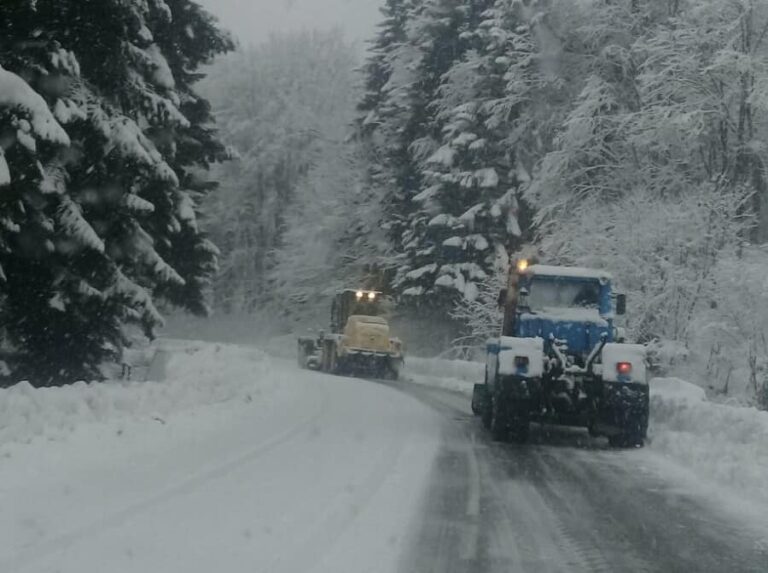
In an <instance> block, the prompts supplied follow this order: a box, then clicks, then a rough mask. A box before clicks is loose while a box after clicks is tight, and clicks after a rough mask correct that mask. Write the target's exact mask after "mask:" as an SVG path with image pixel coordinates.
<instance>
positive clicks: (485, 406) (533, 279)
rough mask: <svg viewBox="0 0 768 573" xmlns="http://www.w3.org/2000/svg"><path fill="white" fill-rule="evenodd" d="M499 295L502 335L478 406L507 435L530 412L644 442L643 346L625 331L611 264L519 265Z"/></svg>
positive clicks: (490, 350)
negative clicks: (620, 332) (620, 328)
mask: <svg viewBox="0 0 768 573" xmlns="http://www.w3.org/2000/svg"><path fill="white" fill-rule="evenodd" d="M502 297H503V299H502V300H500V302H503V303H504V306H505V320H504V326H503V329H502V333H501V334H502V335H501V336H500V337H499V338H497V339H492V340H489V341H488V346H487V364H486V380H485V382H484V384H480V385H477V386H476V388H475V395H474V396H473V410H474V411H475V412H476V413H482V414H483V421H484V423H485V424H486V425H487V426H488V427H491V429H492V430H493V431H494V435H497V436H499V437H503V436H505V435H507V434H508V433H510V432H512V433H515V434H518V435H519V436H520V437H524V435H527V428H528V424H529V422H531V421H546V422H552V423H559V424H565V425H577V426H586V427H588V428H589V429H590V431H591V432H592V433H593V434H595V435H606V436H609V438H611V439H612V443H613V442H616V443H619V442H622V443H623V442H632V443H638V442H640V443H641V442H642V440H643V439H644V437H645V433H646V430H647V425H648V386H647V380H646V378H645V361H644V352H645V350H644V348H642V347H639V346H638V345H625V344H621V343H619V341H617V338H618V336H617V329H616V328H615V325H614V320H615V315H616V314H617V312H616V311H617V310H618V311H621V312H623V310H624V309H623V306H624V301H623V300H622V297H619V298H618V300H619V301H620V302H619V304H618V305H617V307H618V308H616V309H614V299H615V298H616V295H614V293H613V292H612V285H611V277H610V275H608V274H607V273H604V272H601V271H594V270H589V269H576V268H566V267H550V266H544V265H534V266H531V267H528V266H527V265H526V266H525V268H524V269H522V270H518V269H513V270H512V272H511V273H510V280H509V284H508V288H507V289H506V291H505V292H504V293H503V294H502Z"/></svg>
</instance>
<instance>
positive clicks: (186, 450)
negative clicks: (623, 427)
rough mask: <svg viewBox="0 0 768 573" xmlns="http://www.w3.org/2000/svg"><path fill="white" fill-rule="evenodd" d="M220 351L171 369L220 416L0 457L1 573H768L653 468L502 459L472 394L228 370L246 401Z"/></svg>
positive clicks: (188, 410) (573, 438) (762, 549)
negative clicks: (209, 390)
mask: <svg viewBox="0 0 768 573" xmlns="http://www.w3.org/2000/svg"><path fill="white" fill-rule="evenodd" d="M217 352H218V349H215V350H210V351H209V353H208V354H201V356H202V358H200V359H199V360H205V362H200V363H199V364H198V363H195V362H194V360H195V359H196V358H195V356H196V355H195V353H194V352H193V351H190V352H189V353H188V354H186V355H184V356H183V357H182V358H183V360H181V361H180V362H179V363H177V364H176V365H175V366H173V365H171V366H172V367H171V368H170V369H169V376H174V372H176V375H178V372H177V371H178V368H180V367H181V366H183V367H184V370H183V377H190V376H194V375H196V374H195V373H196V372H198V370H199V371H200V372H203V373H204V374H205V376H209V377H211V384H212V385H213V386H214V390H215V392H213V394H212V395H213V396H216V397H217V398H216V400H214V401H211V402H210V403H206V404H201V405H198V406H195V405H194V404H193V402H191V401H190V400H191V398H189V397H187V398H185V400H187V401H189V404H187V405H185V406H184V408H180V409H179V410H178V411H177V412H176V411H175V410H174V411H169V414H168V415H164V416H155V415H151V416H145V415H141V416H138V415H137V416H135V419H134V418H127V419H120V420H118V421H113V420H112V418H111V416H112V414H111V413H110V412H111V411H112V410H110V409H109V408H107V409H106V413H105V414H104V416H103V417H104V420H103V421H101V419H99V421H97V422H89V423H88V424H82V425H77V427H75V428H73V429H72V430H71V431H67V432H66V433H64V434H55V435H50V436H46V434H45V433H43V434H41V436H42V437H40V438H36V439H33V440H29V442H28V443H7V444H5V445H3V444H1V443H0V508H2V511H0V539H2V542H1V543H0V572H2V573H75V572H76V573H128V572H131V573H133V572H136V573H139V572H140V573H177V572H178V573H211V572H214V571H221V572H222V573H240V572H243V573H254V572H256V573H259V572H264V573H281V572H284V573H305V572H333V573H346V572H349V573H363V572H373V573H379V572H380V573H395V572H403V573H429V572H436V573H437V572H439V573H449V572H453V571H455V572H462V573H480V572H488V573H491V572H496V571H499V572H501V571H504V572H520V573H524V572H528V571H530V572H536V573H543V572H550V571H551V572H556V571H567V572H581V571H584V572H587V571H606V572H608V571H610V572H621V571H629V572H635V571H659V572H674V571H686V572H691V571H696V572H707V571H713V572H714V571H717V572H724V571H728V572H740V571H755V572H757V571H760V572H765V571H767V570H768V529H766V530H760V529H759V528H758V527H757V526H755V525H754V524H753V525H751V526H747V524H746V522H742V520H740V519H739V518H738V516H737V515H734V514H733V512H728V511H725V510H723V511H721V510H720V509H719V508H718V506H717V505H716V504H712V503H710V501H709V500H708V498H707V497H706V496H703V495H701V494H691V493H688V490H687V488H686V487H684V486H683V485H681V482H680V481H679V480H678V479H677V478H675V477H674V476H670V475H665V474H664V473H663V472H660V471H659V470H658V468H656V467H654V466H653V464H652V463H651V462H650V458H649V456H648V454H647V453H646V452H643V451H611V450H607V449H605V448H604V447H603V442H602V441H600V440H590V439H588V438H587V437H586V434H585V433H584V432H579V431H576V432H573V431H562V430H561V431H552V432H543V431H536V432H534V436H533V437H534V440H533V443H532V444H530V445H528V446H514V445H505V444H496V443H493V442H491V441H490V440H489V439H488V437H487V434H486V433H485V432H484V431H483V430H482V428H481V427H480V424H479V422H478V420H476V419H475V418H473V417H472V416H471V415H470V412H469V405H468V400H467V399H466V398H465V397H464V396H461V395H459V394H456V393H451V392H449V391H445V390H438V389H434V388H427V387H423V386H417V385H414V384H409V383H381V382H371V381H362V380H353V379H349V378H340V377H332V376H326V375H322V374H316V373H312V372H306V371H300V370H298V369H296V368H295V367H294V366H293V365H291V364H288V363H285V362H281V361H279V360H274V361H273V362H271V363H269V364H267V362H268V361H264V362H265V363H264V364H260V365H257V364H255V363H254V365H253V368H251V366H250V365H249V364H248V363H246V362H244V363H243V364H242V365H241V369H240V370H237V371H235V370H232V372H239V373H240V374H237V376H239V377H243V374H242V373H243V372H253V373H254V374H253V377H254V378H259V380H261V379H262V378H264V379H266V378H270V380H269V383H263V384H262V383H261V382H260V381H259V380H256V381H255V382H254V385H253V387H251V386H250V385H248V384H246V386H245V388H246V390H247V391H246V392H245V393H239V394H238V392H240V389H241V386H242V384H241V385H240V386H236V387H235V388H234V389H231V388H229V387H228V386H227V384H228V380H229V379H230V378H232V376H230V375H229V374H228V372H229V370H227V368H225V366H226V365H225V364H222V365H221V366H222V368H221V370H222V373H221V375H220V376H217V375H216V373H217V372H218V370H219V368H218V366H217V365H216V364H211V360H212V358H211V357H215V356H218V354H217ZM235 356H237V355H235ZM252 359H253V358H252V357H250V355H248V356H247V357H246V358H243V360H244V361H247V360H252ZM253 360H256V359H253ZM258 360H261V359H258ZM198 366H199V368H198ZM257 366H258V368H257ZM174 368H176V371H175V370H174ZM160 370H162V371H164V370H165V369H160ZM160 370H158V371H160ZM230 370H231V369H230ZM257 373H258V374H257ZM202 375H203V374H201V376H202ZM248 376H250V374H248V375H246V377H248ZM206 384H207V382H205V383H204V384H202V385H200V387H201V388H205V387H206ZM180 387H184V379H183V378H182V379H181V381H180ZM142 388H143V387H142V386H141V385H139V386H136V387H135V388H132V389H129V390H127V391H125V392H134V391H135V392H143V391H144V390H142ZM146 388H148V389H149V390H152V392H156V390H153V389H152V387H151V386H147V387H146ZM174 388H175V386H174ZM81 390H82V388H81ZM77 391H78V389H77V388H75V389H72V392H73V393H75V394H76V392H77ZM65 392H66V391H65ZM110 392H111V391H110ZM120 392H123V391H120ZM125 392H123V393H119V395H118V398H116V400H117V401H116V402H115V404H116V405H114V408H113V409H117V410H119V406H120V400H124V399H125ZM54 394H55V395H56V396H58V395H59V393H54ZM148 395H149V396H155V397H157V396H158V394H151V393H150V394H148ZM46 396H48V395H47V394H46ZM162 396H165V399H166V401H167V398H168V396H166V395H162ZM170 397H171V398H173V395H171V396H170ZM219 397H220V398H221V399H219ZM33 398H34V400H37V399H38V397H37V396H33ZM46 399H47V398H46ZM151 399H153V398H148V400H151ZM154 399H156V398H154ZM139 402H140V403H139V404H138V406H136V407H139V406H140V411H142V412H145V411H147V412H148V411H151V410H147V408H148V407H149V406H147V405H146V403H145V402H146V400H145V401H144V402H142V401H139ZM74 404H75V403H74V402H71V401H70V402H67V405H66V408H68V409H71V408H74V407H80V406H76V405H74ZM142 404H144V405H142ZM51 412H52V413H55V412H56V410H55V409H54V410H51ZM174 412H175V413H174ZM52 413H51V414H49V415H53V414H52ZM65 413H66V412H65Z"/></svg>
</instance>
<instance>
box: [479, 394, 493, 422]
mask: <svg viewBox="0 0 768 573" xmlns="http://www.w3.org/2000/svg"><path fill="white" fill-rule="evenodd" d="M491 401H492V400H491V399H488V400H486V401H485V404H483V406H482V408H481V409H480V420H481V421H482V422H483V427H484V428H485V429H486V430H490V429H491V420H492V419H493V409H492V408H491Z"/></svg>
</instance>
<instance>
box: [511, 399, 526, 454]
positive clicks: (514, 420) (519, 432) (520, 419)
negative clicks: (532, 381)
mask: <svg viewBox="0 0 768 573" xmlns="http://www.w3.org/2000/svg"><path fill="white" fill-rule="evenodd" d="M509 409H510V416H509V421H508V426H509V434H510V437H511V438H512V439H513V440H514V441H515V442H517V443H519V444H524V443H525V442H527V441H528V437H529V434H530V429H531V423H530V414H529V412H530V407H529V404H528V401H527V400H515V401H512V402H511V403H510V405H509Z"/></svg>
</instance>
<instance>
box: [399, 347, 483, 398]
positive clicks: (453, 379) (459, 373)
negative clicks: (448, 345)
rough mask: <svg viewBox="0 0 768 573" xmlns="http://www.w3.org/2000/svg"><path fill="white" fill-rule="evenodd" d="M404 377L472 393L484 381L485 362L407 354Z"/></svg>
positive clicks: (413, 381) (407, 379) (409, 380)
mask: <svg viewBox="0 0 768 573" xmlns="http://www.w3.org/2000/svg"><path fill="white" fill-rule="evenodd" d="M403 374H404V379H405V380H406V381H408V382H412V383H414V384H421V385H422V386H433V387H436V388H443V389H445V390H451V391H454V392H462V393H464V394H467V395H470V396H471V395H472V387H473V386H474V385H475V384H478V383H480V382H482V381H483V378H484V375H485V364H483V363H482V362H468V361H466V360H444V359H441V358H419V357H417V356H407V357H406V359H405V369H404V371H403Z"/></svg>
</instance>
